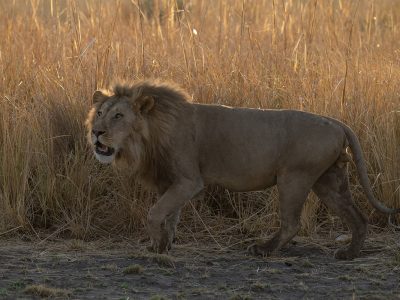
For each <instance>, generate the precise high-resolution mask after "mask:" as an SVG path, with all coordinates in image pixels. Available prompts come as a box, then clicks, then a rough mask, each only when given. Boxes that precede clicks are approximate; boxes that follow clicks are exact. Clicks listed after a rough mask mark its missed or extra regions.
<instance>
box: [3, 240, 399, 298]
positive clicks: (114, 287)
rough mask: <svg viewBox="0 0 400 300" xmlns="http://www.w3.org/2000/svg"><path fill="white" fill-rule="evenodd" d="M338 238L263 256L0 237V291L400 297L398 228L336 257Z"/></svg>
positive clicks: (190, 247) (210, 247) (204, 247)
mask: <svg viewBox="0 0 400 300" xmlns="http://www.w3.org/2000/svg"><path fill="white" fill-rule="evenodd" d="M339 246H340V245H338V244H335V243H334V242H332V240H326V239H322V238H318V239H311V238H297V239H296V242H294V243H292V244H291V245H290V246H288V247H286V248H285V249H283V250H282V251H280V252H279V253H278V254H277V255H275V256H273V257H268V258H260V257H252V256H249V255H247V254H246V251H245V247H244V246H240V247H237V248H235V249H233V248H225V249H220V248H216V247H215V244H212V243H207V242H204V243H201V244H200V245H194V244H180V245H176V246H175V247H174V248H173V250H172V251H171V252H170V253H169V255H154V254H151V253H148V252H147V251H146V250H145V243H143V244H140V243H137V244H134V243H131V242H127V241H125V242H121V241H119V242H112V241H110V240H107V241H96V242H82V241H77V240H60V241H51V242H50V241H45V242H44V241H42V242H35V241H25V242H24V241H22V240H21V239H15V238H14V239H1V240H0V298H1V299H16V298H18V299H39V298H41V297H50V298H60V299H63V298H71V299H303V298H305V299H314V298H315V299H322V298H325V299H400V244H399V235H398V233H397V234H393V233H392V234H389V235H388V234H385V235H374V236H370V237H369V239H368V240H367V242H366V244H365V246H364V251H363V252H362V256H361V257H360V258H358V259H355V260H353V261H338V260H335V259H334V258H333V251H334V250H335V249H337V248H338V247H339Z"/></svg>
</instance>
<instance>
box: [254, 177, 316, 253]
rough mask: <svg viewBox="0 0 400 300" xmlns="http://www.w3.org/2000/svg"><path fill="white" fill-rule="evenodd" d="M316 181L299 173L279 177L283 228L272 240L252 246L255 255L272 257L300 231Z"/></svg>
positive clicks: (278, 184) (281, 227)
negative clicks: (305, 207) (310, 193)
mask: <svg viewBox="0 0 400 300" xmlns="http://www.w3.org/2000/svg"><path fill="white" fill-rule="evenodd" d="M314 182H315V179H314V180H313V179H312V178H309V177H307V176H306V175H305V174H299V173H297V172H294V173H291V174H290V175H283V176H281V177H278V180H277V186H278V192H279V203H280V220H281V226H280V229H279V230H278V232H277V233H276V234H275V235H274V236H273V237H272V239H270V240H268V241H266V242H263V243H259V244H254V245H251V246H250V247H249V248H248V251H249V252H250V253H251V254H253V255H263V256H265V255H270V254H271V253H273V252H275V251H277V250H279V249H280V248H282V247H283V246H284V245H285V244H286V243H288V242H289V241H290V240H291V239H292V238H293V237H294V236H295V235H296V234H297V232H298V231H299V230H300V215H301V211H302V208H303V205H304V202H305V201H306V199H307V196H308V194H309V192H310V190H311V187H312V185H313V183H314Z"/></svg>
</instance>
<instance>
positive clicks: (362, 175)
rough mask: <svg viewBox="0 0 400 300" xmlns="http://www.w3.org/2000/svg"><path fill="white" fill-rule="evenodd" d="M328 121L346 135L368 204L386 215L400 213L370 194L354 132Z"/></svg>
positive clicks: (364, 167)
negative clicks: (341, 129) (337, 126)
mask: <svg viewBox="0 0 400 300" xmlns="http://www.w3.org/2000/svg"><path fill="white" fill-rule="evenodd" d="M328 119H329V120H331V121H333V122H334V123H335V124H338V125H340V127H342V128H343V130H344V132H345V134H346V137H347V140H348V142H349V146H350V149H351V152H352V153H353V160H354V162H355V164H356V168H357V172H358V176H359V178H360V183H361V185H362V187H363V188H364V192H365V194H366V196H367V198H368V200H369V202H370V203H371V204H372V206H373V207H374V208H376V209H377V210H379V211H380V212H383V213H386V214H396V213H400V209H399V208H398V209H394V208H389V207H386V206H385V205H384V204H383V203H382V202H380V201H378V200H377V199H376V198H375V196H374V194H373V192H372V188H371V183H370V181H369V179H368V175H367V167H366V165H365V160H364V157H363V154H362V150H361V145H360V142H359V140H358V138H357V136H356V135H355V133H354V131H353V130H352V129H351V128H350V127H349V126H347V125H346V124H343V123H342V122H339V121H338V120H335V119H332V118H328Z"/></svg>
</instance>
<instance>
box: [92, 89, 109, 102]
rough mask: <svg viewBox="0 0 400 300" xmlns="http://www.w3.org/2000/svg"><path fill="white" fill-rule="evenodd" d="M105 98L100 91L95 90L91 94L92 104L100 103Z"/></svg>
mask: <svg viewBox="0 0 400 300" xmlns="http://www.w3.org/2000/svg"><path fill="white" fill-rule="evenodd" d="M105 97H106V95H105V94H104V93H103V92H102V91H100V90H97V91H95V92H94V93H93V103H94V104H95V103H98V102H101V101H103V100H104V98H105Z"/></svg>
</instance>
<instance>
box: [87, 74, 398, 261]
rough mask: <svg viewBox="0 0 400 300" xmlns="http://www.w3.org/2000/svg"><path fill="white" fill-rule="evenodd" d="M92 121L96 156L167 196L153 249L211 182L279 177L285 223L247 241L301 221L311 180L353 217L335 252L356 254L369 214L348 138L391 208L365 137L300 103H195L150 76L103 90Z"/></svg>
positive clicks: (282, 239)
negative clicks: (369, 162) (363, 208)
mask: <svg viewBox="0 0 400 300" xmlns="http://www.w3.org/2000/svg"><path fill="white" fill-rule="evenodd" d="M86 125H87V128H88V139H89V142H90V144H91V145H92V146H93V150H94V154H95V156H96V158H97V159H98V160H99V161H100V162H102V163H113V164H114V165H116V166H117V167H124V168H128V169H129V170H131V172H133V173H135V174H137V175H138V178H139V179H140V180H141V181H142V182H143V183H144V184H146V185H148V186H151V187H154V188H156V190H157V192H158V193H159V195H161V197H160V199H159V200H158V201H157V203H156V204H155V205H154V206H153V207H152V208H151V209H150V212H149V214H148V232H149V235H150V238H151V246H150V249H151V250H152V251H156V252H159V253H161V252H163V251H165V250H166V249H170V247H171V243H172V240H173V237H174V234H175V229H176V225H177V223H178V221H179V214H180V210H181V208H182V207H183V206H184V205H185V203H186V202H187V201H188V200H190V199H192V198H194V197H195V196H196V195H198V194H199V193H200V192H201V191H202V190H203V188H204V185H206V184H219V185H221V186H224V187H226V188H228V189H230V190H233V191H254V190H262V189H265V188H268V187H270V186H273V185H275V184H276V185H277V187H278V192H279V198H280V217H281V227H280V230H279V231H278V232H277V233H276V234H275V236H274V237H273V238H272V239H271V240H269V241H267V242H264V243H260V244H255V245H252V246H250V247H249V251H250V252H251V253H253V254H258V255H268V254H270V253H271V252H273V251H276V250H278V249H280V248H281V247H282V246H283V245H285V244H286V243H287V242H288V241H289V240H290V239H292V238H293V237H294V235H296V233H297V232H298V230H299V227H300V224H299V219H300V214H301V210H302V207H303V204H304V202H305V200H306V198H307V195H308V193H309V192H310V190H313V191H314V192H315V193H316V194H317V195H318V197H319V198H320V199H321V200H322V201H323V202H324V203H325V204H326V205H327V206H328V207H329V208H330V209H332V210H333V211H334V212H335V213H336V214H338V215H339V216H340V217H341V218H342V219H343V220H344V221H345V222H346V223H347V224H348V226H349V227H350V230H351V232H352V241H351V244H350V246H349V247H348V248H347V249H340V250H339V251H337V252H336V253H335V257H336V258H339V259H352V258H354V257H357V256H358V255H359V253H360V249H361V247H362V245H363V242H364V239H365V235H366V232H367V221H366V218H365V217H364V216H363V215H362V213H361V212H360V210H359V209H358V208H357V207H356V206H355V205H354V202H353V200H352V197H351V194H350V190H349V184H348V175H347V171H346V162H347V161H348V155H347V153H346V148H347V146H350V148H351V150H352V153H353V156H354V160H355V164H356V167H357V171H358V174H359V177H360V182H361V185H362V186H363V188H364V191H365V193H366V195H367V198H368V200H369V201H370V202H371V204H372V205H373V206H374V207H375V208H376V209H378V210H380V211H381V212H384V213H388V214H392V213H397V212H399V211H400V209H397V210H395V209H389V208H387V207H385V206H384V205H383V204H381V203H380V202H378V201H377V200H376V199H375V198H374V196H373V194H372V189H371V185H370V182H369V180H368V177H367V170H366V166H365V161H364V159H363V156H362V153H361V147H360V144H359V141H358V139H357V137H356V136H355V134H354V132H353V131H352V130H351V129H350V128H349V127H348V126H346V125H345V124H343V123H341V122H339V121H337V120H334V119H331V118H328V117H323V116H319V115H314V114H311V113H307V112H302V111H295V110H261V109H248V108H232V107H227V106H219V105H204V104H194V103H190V101H189V97H188V95H187V94H186V93H185V92H184V91H183V90H181V89H179V88H178V87H176V86H175V85H173V84H166V83H160V82H157V81H142V82H138V83H134V84H122V85H116V86H114V87H113V89H112V90H110V91H96V92H95V93H94V95H93V108H92V109H91V110H90V112H89V115H88V118H87V121H86Z"/></svg>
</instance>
